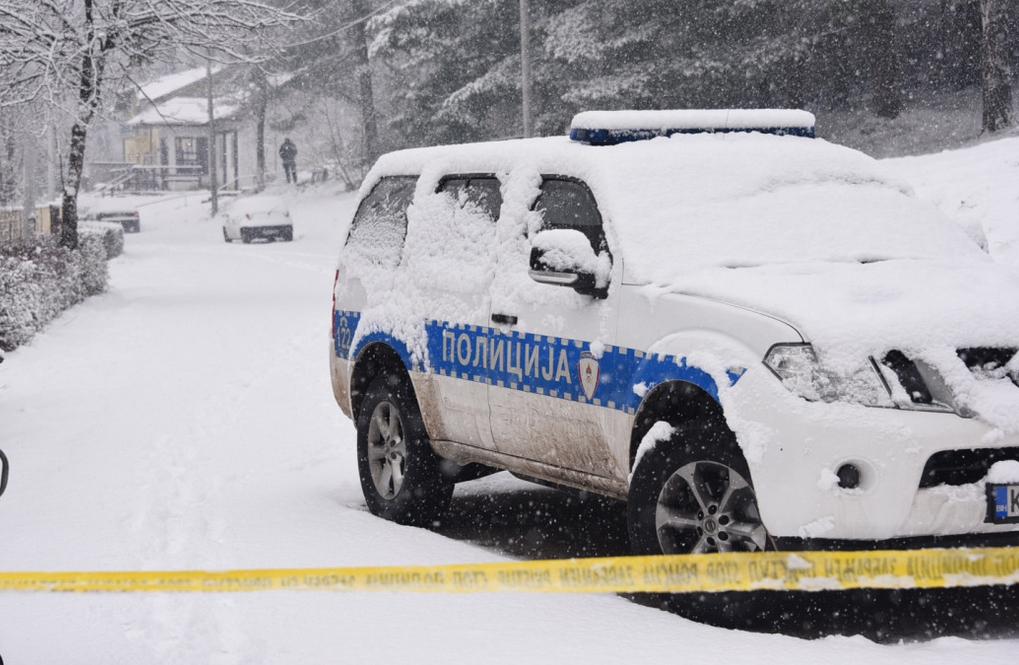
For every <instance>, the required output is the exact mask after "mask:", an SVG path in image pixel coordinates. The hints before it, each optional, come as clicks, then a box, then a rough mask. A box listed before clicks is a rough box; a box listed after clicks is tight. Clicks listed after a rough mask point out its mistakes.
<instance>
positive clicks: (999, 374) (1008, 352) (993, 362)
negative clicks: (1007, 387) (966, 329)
mask: <svg viewBox="0 0 1019 665" xmlns="http://www.w3.org/2000/svg"><path fill="white" fill-rule="evenodd" d="M1017 352H1019V349H1010V348H992V347H986V346H974V347H970V348H966V349H959V358H960V359H961V360H962V362H964V363H966V367H968V368H969V369H970V371H971V372H973V373H974V374H977V375H978V376H982V377H986V378H1004V377H1005V376H1006V375H1007V376H1009V378H1011V379H1012V383H1014V384H1016V385H1017V386H1019V370H1013V371H1012V373H1011V374H1008V367H1007V365H1008V364H1009V362H1011V361H1012V359H1013V358H1015V356H1016V353H1017Z"/></svg>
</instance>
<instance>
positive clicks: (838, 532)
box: [723, 368, 1019, 542]
mask: <svg viewBox="0 0 1019 665" xmlns="http://www.w3.org/2000/svg"><path fill="white" fill-rule="evenodd" d="M723 406H725V410H726V413H727V415H728V416H729V420H730V426H732V427H733V429H734V430H735V431H736V432H737V436H738V437H739V439H740V443H741V445H742V446H743V448H744V452H745V453H746V456H747V458H748V462H749V464H750V469H751V477H752V478H753V483H754V487H755V490H756V492H757V498H758V503H759V505H760V509H761V517H762V519H763V521H764V524H765V526H766V527H767V528H768V531H769V532H770V533H771V535H772V536H773V537H775V538H777V539H779V540H782V539H798V540H800V541H805V542H809V541H817V540H824V541H840V540H848V541H871V542H872V541H886V540H890V539H902V538H928V539H929V538H932V537H936V538H944V537H951V536H963V535H981V534H1016V533H1019V525H1015V524H1011V525H999V524H991V523H988V522H987V521H986V516H987V498H986V494H985V492H984V484H983V483H982V482H975V483H970V484H966V485H958V486H957V485H944V484H942V485H937V486H934V487H925V488H922V487H921V484H922V483H921V478H922V477H923V475H924V469H925V467H926V465H927V462H928V460H929V459H930V458H931V456H932V455H934V454H935V453H938V452H942V451H949V450H966V449H982V448H1012V447H1017V446H1019V436H1016V435H1010V436H1005V435H1003V434H1001V433H1000V432H995V431H993V430H992V428H990V427H989V426H988V425H986V424H984V423H983V422H981V421H980V420H977V419H974V418H962V417H959V416H957V415H955V414H950V413H930V412H918V411H906V410H899V409H882V408H870V407H863V406H856V405H849V404H822V403H811V402H807V401H805V400H803V399H800V398H799V397H796V396H795V395H793V394H792V393H790V392H789V391H787V390H786V389H785V388H784V387H783V386H782V385H781V384H780V383H779V382H778V381H776V380H775V379H774V377H772V376H771V375H770V373H768V371H767V370H766V369H764V368H761V369H760V370H759V371H755V370H751V371H748V372H747V373H746V375H745V376H744V377H743V379H742V380H741V381H740V382H739V383H738V384H737V385H736V386H735V387H734V388H732V389H731V390H730V391H729V392H728V395H727V396H726V397H725V398H724V402H723ZM846 463H852V464H854V465H855V466H857V467H858V468H860V469H861V470H862V483H861V486H860V488H859V489H857V490H845V489H841V488H839V487H838V486H837V484H835V483H834V482H832V474H833V472H834V471H836V470H837V469H838V468H839V467H840V466H841V465H843V464H846Z"/></svg>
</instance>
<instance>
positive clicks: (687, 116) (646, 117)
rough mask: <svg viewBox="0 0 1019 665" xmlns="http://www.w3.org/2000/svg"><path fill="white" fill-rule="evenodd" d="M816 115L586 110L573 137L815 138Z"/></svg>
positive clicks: (595, 140) (593, 140) (612, 141)
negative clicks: (725, 135)
mask: <svg viewBox="0 0 1019 665" xmlns="http://www.w3.org/2000/svg"><path fill="white" fill-rule="evenodd" d="M814 123H815V120H814V114H812V113H808V112H807V111H800V110H795V109H682V110H672V111H585V112H584V113H578V114H577V115H576V116H574V117H573V123H572V124H571V126H570V139H571V140H573V141H577V142H578V143H586V144H588V145H596V146H604V145H616V144H619V143H628V142H630V141H645V140H647V139H653V138H657V137H660V136H665V137H668V136H673V135H674V134H717V133H731V132H760V133H762V134H774V135H777V136H799V137H803V138H810V139H812V138H815V131H814Z"/></svg>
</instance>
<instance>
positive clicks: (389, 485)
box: [368, 402, 407, 500]
mask: <svg viewBox="0 0 1019 665" xmlns="http://www.w3.org/2000/svg"><path fill="white" fill-rule="evenodd" d="M368 466H369V468H370V470H371V476H372V482H373V483H374V484H375V490H376V491H377V492H378V493H379V496H381V497H382V498H383V499H387V500H388V499H393V498H394V497H395V496H396V495H397V494H399V493H400V488H401V487H402V486H403V479H404V476H405V475H406V471H407V442H406V440H405V439H404V428H403V419H402V418H401V416H400V409H399V408H397V406H396V405H395V404H392V403H391V402H379V403H378V405H377V406H376V407H375V410H374V411H373V412H372V417H371V422H370V423H369V425H368Z"/></svg>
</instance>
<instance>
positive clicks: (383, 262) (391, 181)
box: [346, 176, 417, 268]
mask: <svg viewBox="0 0 1019 665" xmlns="http://www.w3.org/2000/svg"><path fill="white" fill-rule="evenodd" d="M416 181H417V177H416V176H394V177H387V178H382V179H381V180H379V182H378V184H376V185H375V187H374V188H373V189H372V191H371V193H370V194H368V196H366V197H365V198H364V200H363V201H361V205H360V206H358V208H357V214H356V215H354V221H353V223H352V224H351V226H350V234H349V235H348V236H347V245H346V246H347V247H348V248H350V249H352V250H354V251H355V252H357V253H358V254H360V255H362V256H363V257H364V258H366V259H368V260H369V261H370V262H371V263H373V264H375V265H377V266H379V267H383V268H395V267H396V266H397V265H399V263H400V253H401V251H402V250H403V241H404V238H405V237H406V236H407V206H409V205H410V204H411V201H412V200H413V198H414V184H415V182H416Z"/></svg>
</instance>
